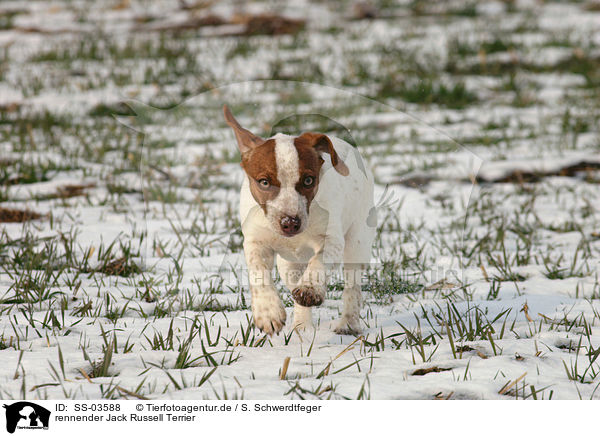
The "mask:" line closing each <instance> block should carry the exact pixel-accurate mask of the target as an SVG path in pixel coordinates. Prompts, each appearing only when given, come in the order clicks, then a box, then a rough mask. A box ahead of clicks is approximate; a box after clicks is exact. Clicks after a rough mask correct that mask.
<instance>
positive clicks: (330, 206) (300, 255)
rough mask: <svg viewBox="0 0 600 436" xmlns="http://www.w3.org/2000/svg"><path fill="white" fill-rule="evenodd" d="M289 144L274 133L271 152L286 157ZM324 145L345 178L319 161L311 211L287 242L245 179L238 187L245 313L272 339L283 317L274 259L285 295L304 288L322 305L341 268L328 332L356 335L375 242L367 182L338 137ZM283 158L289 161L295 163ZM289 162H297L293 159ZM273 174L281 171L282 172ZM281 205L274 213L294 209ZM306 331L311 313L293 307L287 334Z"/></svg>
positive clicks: (362, 167) (370, 190)
mask: <svg viewBox="0 0 600 436" xmlns="http://www.w3.org/2000/svg"><path fill="white" fill-rule="evenodd" d="M290 138H292V137H290V136H287V135H282V134H278V135H276V136H275V137H274V138H273V139H275V141H276V143H277V147H279V148H280V149H281V150H287V151H285V152H286V153H287V152H288V151H289V153H291V154H293V153H294V151H293V150H294V149H293V147H292V148H289V147H288V148H286V145H287V143H288V142H289V141H290ZM330 139H331V142H332V143H333V146H334V148H335V151H336V152H337V154H338V155H339V157H340V158H341V159H342V161H343V162H344V163H345V164H346V166H347V168H348V170H349V174H348V175H347V176H344V175H341V174H340V173H339V172H337V171H335V169H334V168H333V167H332V163H331V161H330V160H329V159H324V160H325V162H324V163H323V165H322V167H321V170H320V173H319V179H320V181H319V184H318V191H317V193H316V195H315V197H314V199H313V200H312V203H311V204H310V208H309V209H308V217H307V218H308V219H307V220H306V221H307V224H306V227H305V228H304V230H302V231H301V233H299V234H297V235H295V236H292V237H286V236H284V235H281V234H280V233H277V232H274V231H273V227H272V222H271V221H270V220H269V217H268V216H267V215H266V213H264V212H263V210H262V209H261V207H260V205H259V204H258V203H257V201H256V200H255V199H254V197H253V195H252V193H251V191H250V187H249V179H248V177H245V180H244V183H243V185H242V189H241V198H240V218H241V223H242V232H243V234H244V252H245V255H246V262H247V265H248V270H249V277H250V286H251V289H252V309H253V313H254V318H255V323H256V324H257V326H258V327H260V328H261V329H262V330H264V331H267V332H269V333H273V332H278V331H279V330H280V329H281V327H282V326H283V324H284V323H285V317H286V316H285V310H284V308H283V305H282V303H281V300H280V299H279V295H278V293H277V291H276V289H275V287H274V285H273V281H272V277H271V276H272V270H273V264H274V260H275V257H276V258H277V269H278V272H279V275H280V277H281V278H282V280H283V282H284V283H285V284H286V286H287V287H288V288H289V289H290V290H292V289H294V288H296V287H298V286H304V287H308V288H310V289H313V290H314V291H315V292H316V293H317V294H319V295H320V296H321V298H324V296H325V291H326V284H327V276H328V275H329V274H330V273H331V272H333V271H336V270H338V267H339V265H341V264H343V265H344V279H345V287H344V293H343V303H344V308H343V312H342V316H341V319H340V320H339V322H338V323H337V325H336V326H335V327H334V330H335V331H337V332H338V333H346V334H347V333H356V332H358V331H359V330H360V323H359V321H360V318H359V316H360V307H361V302H362V301H361V300H362V299H361V288H360V285H361V283H360V279H361V276H362V273H363V271H364V268H365V266H366V265H367V264H368V263H369V261H370V258H371V245H372V243H373V238H374V235H375V223H376V217H375V209H374V204H373V176H372V174H371V172H370V171H369V170H368V169H367V168H366V166H365V164H364V162H363V161H362V159H361V157H360V155H359V153H358V150H357V149H355V148H354V147H352V146H351V145H350V144H348V143H346V142H345V141H343V140H341V139H339V138H335V137H330ZM280 144H281V146H280ZM279 154H281V152H279ZM288 157H289V160H290V161H292V162H293V159H294V156H288ZM295 158H296V159H298V156H297V154H296V156H295ZM286 159H287V157H286ZM282 160H283V158H281V157H280V156H278V165H279V166H282V164H279V162H280V161H282ZM279 170H280V171H282V169H281V168H279ZM282 188H283V187H282ZM282 191H283V189H282ZM280 197H282V196H281V195H280ZM288 203H289V205H287V206H286V204H280V205H278V207H279V208H282V207H292V208H298V206H297V205H294V204H292V203H293V202H292V201H291V200H290V201H288ZM321 301H322V300H321ZM317 304H319V303H317ZM311 326H312V316H311V308H310V307H305V306H302V305H300V304H298V303H296V304H295V308H294V327H295V328H296V327H300V328H304V327H311Z"/></svg>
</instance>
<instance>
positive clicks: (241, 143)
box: [223, 104, 265, 154]
mask: <svg viewBox="0 0 600 436" xmlns="http://www.w3.org/2000/svg"><path fill="white" fill-rule="evenodd" d="M223 115H224V116H225V121H226V122H227V124H228V125H229V127H231V128H232V129H233V132H234V133H235V139H237V143H238V147H239V149H240V153H242V154H243V153H246V152H248V151H250V150H252V149H254V148H256V147H258V146H261V145H263V144H264V143H265V140H264V139H262V138H261V137H260V136H256V135H255V134H254V133H252V132H250V131H249V130H246V129H244V128H243V127H242V126H240V123H238V121H237V120H236V119H235V117H234V116H233V114H232V113H231V111H230V110H229V108H228V107H227V105H226V104H225V105H223Z"/></svg>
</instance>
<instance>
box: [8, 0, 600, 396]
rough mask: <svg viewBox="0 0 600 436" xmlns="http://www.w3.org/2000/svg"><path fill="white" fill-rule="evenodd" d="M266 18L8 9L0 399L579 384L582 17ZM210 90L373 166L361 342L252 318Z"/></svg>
mask: <svg viewBox="0 0 600 436" xmlns="http://www.w3.org/2000/svg"><path fill="white" fill-rule="evenodd" d="M290 3H291V2H290ZM273 5H274V3H273V2H264V3H260V2H257V3H253V4H252V5H250V6H243V5H242V4H241V3H240V2H233V1H231V2H229V1H227V2H218V3H217V4H215V5H213V6H209V2H195V1H194V0H187V1H185V2H170V1H165V0H153V1H144V2H142V1H140V2H137V1H134V0H131V1H127V0H120V1H119V0H114V1H113V0H111V1H105V2H94V1H91V0H88V1H85V0H78V1H54V2H51V3H49V2H45V1H5V2H2V4H1V5H0V59H1V61H2V63H1V64H0V265H1V266H0V363H1V365H0V398H2V399H11V398H27V399H59V398H73V399H75V398H76V399H85V398H136V397H137V398H161V399H194V398H198V399H202V398H220V399H224V398H227V399H234V398H238V399H239V398H245V399H298V398H307V399H319V398H320V399H327V398H332V399H344V398H350V399H357V398H359V399H367V398H370V399H436V398H439V399H447V398H449V399H514V398H517V399H524V398H527V399H579V398H581V399H599V398H600V389H598V387H599V386H600V359H598V356H599V355H600V339H599V336H600V281H599V278H598V274H599V266H600V262H599V258H600V219H599V218H600V215H599V214H598V204H599V200H600V189H599V186H600V185H599V183H600V173H599V169H600V153H599V151H600V135H599V128H600V124H599V115H600V27H599V26H598V25H597V24H598V23H599V22H600V4H599V3H598V2H573V3H570V2H543V3H542V2H537V1H515V2H497V1H494V2H492V1H489V2H477V3H474V2H465V1H451V2H447V1H441V2H431V1H422V2H421V1H416V2H404V1H399V2H387V1H381V2H372V3H369V5H370V6H368V7H367V6H366V3H361V4H360V5H359V3H353V2H346V1H340V2H333V1H330V2H310V1H305V2H294V4H293V6H292V5H289V6H278V7H276V6H273ZM372 15H374V16H375V18H372V17H371V16H372ZM282 17H285V18H287V19H289V20H292V21H288V22H283V24H282ZM293 20H296V21H293ZM223 103H227V104H228V105H229V106H230V107H231V109H232V111H233V112H234V113H235V114H236V116H238V117H239V119H240V121H241V122H242V124H243V125H245V126H248V127H249V128H251V129H252V130H253V131H255V132H256V133H259V134H262V135H270V134H272V133H273V132H277V131H284V132H288V133H299V132H301V131H307V130H316V131H323V132H327V133H332V134H335V135H337V136H341V137H344V138H346V139H347V140H349V141H351V142H353V143H355V144H356V145H357V146H358V147H359V149H360V151H361V153H362V155H363V156H364V157H365V159H366V160H367V161H368V162H369V165H370V166H371V167H372V168H373V171H374V173H375V176H376V179H377V182H378V184H377V187H376V198H377V206H378V215H379V225H378V229H379V231H378V235H377V239H376V243H375V245H374V247H373V259H372V265H371V269H370V272H369V277H368V280H367V281H366V283H365V285H364V287H363V294H364V299H365V302H366V304H365V307H364V309H363V312H362V315H363V326H364V332H363V335H362V336H360V337H352V336H339V335H336V334H334V333H333V332H332V331H331V329H330V326H331V323H332V321H333V320H335V319H336V318H337V317H338V316H339V313H340V305H341V292H340V287H339V284H338V283H332V285H331V286H330V289H329V292H328V299H327V300H326V302H325V303H324V304H323V306H322V307H320V308H318V309H317V310H316V311H315V318H316V320H317V324H318V326H317V328H316V330H314V331H312V330H311V331H307V332H303V333H301V334H297V333H296V332H291V331H290V329H289V327H287V328H286V329H284V332H283V333H282V334H280V335H279V336H275V337H265V336H264V335H262V334H261V333H260V332H259V331H258V330H256V329H254V327H253V324H252V318H251V312H250V310H249V303H250V295H249V292H248V287H247V277H246V272H245V265H244V261H243V255H242V251H241V241H242V237H241V232H240V229H239V217H238V214H237V203H238V199H239V192H238V191H239V187H240V184H241V181H242V177H243V174H242V170H241V168H240V167H239V164H238V162H239V156H238V155H237V149H236V146H235V143H234V139H233V135H232V133H231V131H230V130H229V128H228V127H227V126H226V125H225V123H224V121H223V120H222V115H221V114H222V112H221V107H222V105H223ZM282 298H283V299H284V301H285V302H286V307H287V310H288V320H289V319H291V310H292V309H291V308H292V300H291V297H290V296H289V292H288V291H287V290H285V289H282ZM288 324H289V322H288ZM288 358H289V362H288ZM282 371H283V372H284V373H283V374H282Z"/></svg>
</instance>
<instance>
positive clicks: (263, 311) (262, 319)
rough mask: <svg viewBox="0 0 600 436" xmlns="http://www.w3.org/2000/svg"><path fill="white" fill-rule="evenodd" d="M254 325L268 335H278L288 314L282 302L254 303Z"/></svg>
mask: <svg viewBox="0 0 600 436" xmlns="http://www.w3.org/2000/svg"><path fill="white" fill-rule="evenodd" d="M252 314H253V315H254V325H255V326H256V327H257V328H258V329H260V330H261V331H263V332H264V333H266V334H268V335H271V336H272V335H273V334H274V333H275V334H277V333H279V332H280V331H281V329H282V328H283V326H284V325H285V319H286V313H285V308H284V307H283V304H282V303H281V300H279V298H278V297H277V298H276V299H270V301H268V302H266V301H259V302H253V304H252Z"/></svg>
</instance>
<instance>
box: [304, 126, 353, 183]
mask: <svg viewBox="0 0 600 436" xmlns="http://www.w3.org/2000/svg"><path fill="white" fill-rule="evenodd" d="M296 141H298V142H300V143H302V144H305V145H308V146H309V147H313V148H314V149H315V150H317V151H318V152H319V153H328V154H329V156H331V164H332V165H333V168H335V170H336V171H337V172H338V173H340V174H341V175H342V176H347V175H348V174H350V171H349V170H348V167H347V166H346V164H345V163H344V161H343V160H342V159H340V157H339V156H338V154H337V152H336V151H335V148H333V144H332V143H331V139H329V138H328V137H327V135H324V134H322V133H314V132H306V133H303V134H302V135H300V136H298V137H297V138H296Z"/></svg>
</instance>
